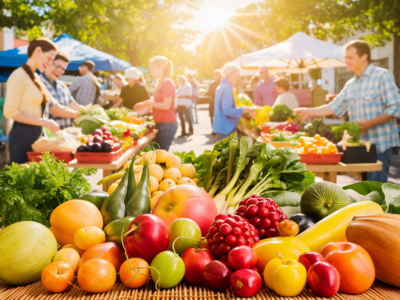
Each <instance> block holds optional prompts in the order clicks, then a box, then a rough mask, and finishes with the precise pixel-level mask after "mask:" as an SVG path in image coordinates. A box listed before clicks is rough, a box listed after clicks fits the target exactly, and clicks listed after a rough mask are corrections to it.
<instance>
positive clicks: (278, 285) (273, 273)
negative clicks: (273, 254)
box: [264, 253, 307, 297]
mask: <svg viewBox="0 0 400 300" xmlns="http://www.w3.org/2000/svg"><path fill="white" fill-rule="evenodd" d="M264 281H265V284H266V285H267V286H268V288H269V289H271V290H274V291H275V293H277V294H278V295H279V296H283V297H294V296H297V295H298V294H300V293H301V292H302V291H303V289H304V287H305V286H306V283H307V270H306V268H305V267H304V266H303V265H302V264H301V263H299V262H298V261H296V260H294V259H287V260H284V259H283V258H282V256H281V255H280V253H278V258H274V259H273V260H271V261H270V262H269V263H268V264H267V266H266V267H265V270H264Z"/></svg>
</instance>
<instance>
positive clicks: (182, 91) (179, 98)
mask: <svg viewBox="0 0 400 300" xmlns="http://www.w3.org/2000/svg"><path fill="white" fill-rule="evenodd" d="M177 82H178V84H179V87H178V90H177V92H176V96H175V98H176V107H177V109H176V111H177V112H178V116H179V119H180V120H181V126H182V134H181V135H180V136H179V137H186V136H190V135H192V134H193V125H192V120H191V118H190V107H191V106H192V85H191V84H190V83H189V82H188V81H187V79H186V77H185V76H183V75H178V77H177ZM185 119H186V121H187V122H188V123H189V134H187V133H186V126H185V125H186V124H185Z"/></svg>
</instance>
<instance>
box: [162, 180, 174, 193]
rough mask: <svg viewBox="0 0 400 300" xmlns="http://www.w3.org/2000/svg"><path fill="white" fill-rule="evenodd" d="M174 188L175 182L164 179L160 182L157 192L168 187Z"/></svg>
mask: <svg viewBox="0 0 400 300" xmlns="http://www.w3.org/2000/svg"><path fill="white" fill-rule="evenodd" d="M173 186H176V184H175V181H173V180H172V179H164V180H163V181H161V182H160V185H159V187H158V190H159V191H166V190H168V189H169V188H170V187H173Z"/></svg>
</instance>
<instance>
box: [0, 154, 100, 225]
mask: <svg viewBox="0 0 400 300" xmlns="http://www.w3.org/2000/svg"><path fill="white" fill-rule="evenodd" d="M96 171H97V170H96V169H95V168H91V169H78V168H75V169H74V170H73V171H72V172H69V170H68V169H67V167H66V164H65V163H61V162H58V161H57V160H56V159H55V158H54V157H53V156H51V155H50V154H49V153H48V152H46V153H45V154H44V155H43V157H42V161H40V162H32V163H30V164H29V166H26V165H18V164H15V163H13V164H12V165H11V166H5V167H4V169H3V170H1V171H0V182H1V183H2V184H1V186H0V216H1V217H0V226H3V225H5V226H8V225H11V224H13V223H16V222H19V221H35V222H39V223H41V224H43V225H46V226H49V225H50V223H49V218H50V214H51V212H52V211H53V210H54V209H55V208H56V207H57V206H58V205H60V204H61V203H64V202H66V201H68V200H71V199H79V198H80V197H81V196H82V195H84V194H86V193H88V192H90V190H91V189H90V185H89V183H88V182H87V180H86V179H85V178H84V177H83V175H86V176H90V175H92V174H94V173H95V172H96Z"/></svg>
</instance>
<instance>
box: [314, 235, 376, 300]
mask: <svg viewBox="0 0 400 300" xmlns="http://www.w3.org/2000/svg"><path fill="white" fill-rule="evenodd" d="M321 254H322V256H323V257H324V258H325V261H326V262H328V263H330V264H331V265H333V266H334V267H335V268H336V269H337V271H338V272H339V275H340V286H339V291H341V292H343V293H348V294H360V293H363V292H365V291H366V290H368V289H369V288H370V287H371V285H372V284H373V283H374V280H375V268H374V263H373V262H372V259H371V257H370V256H369V254H368V252H367V251H365V249H364V248H362V247H360V246H358V245H356V244H353V243H350V242H334V243H329V244H327V245H326V246H325V247H324V248H322V250H321Z"/></svg>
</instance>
